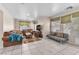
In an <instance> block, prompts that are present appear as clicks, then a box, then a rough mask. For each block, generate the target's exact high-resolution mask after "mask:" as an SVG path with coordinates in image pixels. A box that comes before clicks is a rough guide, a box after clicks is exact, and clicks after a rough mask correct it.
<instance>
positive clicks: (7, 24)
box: [0, 4, 14, 32]
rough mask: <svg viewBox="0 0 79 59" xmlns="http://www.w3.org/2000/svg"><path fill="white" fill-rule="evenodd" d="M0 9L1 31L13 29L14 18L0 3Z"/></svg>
mask: <svg viewBox="0 0 79 59" xmlns="http://www.w3.org/2000/svg"><path fill="white" fill-rule="evenodd" d="M0 10H1V11H2V12H3V21H1V23H0V25H1V24H3V31H2V32H4V31H10V30H13V29H14V19H13V17H12V16H11V15H10V13H9V12H8V11H7V9H5V8H4V7H3V6H2V5H1V4H0Z"/></svg>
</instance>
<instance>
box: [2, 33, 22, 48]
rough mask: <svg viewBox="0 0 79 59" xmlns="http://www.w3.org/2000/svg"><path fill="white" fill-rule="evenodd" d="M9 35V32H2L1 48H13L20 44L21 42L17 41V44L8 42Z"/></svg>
mask: <svg viewBox="0 0 79 59" xmlns="http://www.w3.org/2000/svg"><path fill="white" fill-rule="evenodd" d="M10 34H11V32H4V33H3V37H2V40H3V46H4V47H9V46H13V45H19V44H22V41H18V42H10V41H9V40H8V39H9V35H10Z"/></svg>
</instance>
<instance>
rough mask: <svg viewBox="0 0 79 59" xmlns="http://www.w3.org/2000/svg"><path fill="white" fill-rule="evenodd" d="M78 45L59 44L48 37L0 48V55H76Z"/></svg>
mask: <svg viewBox="0 0 79 59" xmlns="http://www.w3.org/2000/svg"><path fill="white" fill-rule="evenodd" d="M78 54H79V47H76V46H72V45H70V44H60V43H57V42H55V41H53V40H50V39H47V38H46V39H42V40H40V41H36V42H31V43H27V44H23V45H16V46H11V47H6V48H0V55H78Z"/></svg>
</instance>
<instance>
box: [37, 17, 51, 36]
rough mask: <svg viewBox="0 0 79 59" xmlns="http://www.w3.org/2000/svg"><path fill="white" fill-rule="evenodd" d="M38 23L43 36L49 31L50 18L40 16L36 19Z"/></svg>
mask: <svg viewBox="0 0 79 59" xmlns="http://www.w3.org/2000/svg"><path fill="white" fill-rule="evenodd" d="M38 24H39V25H42V32H43V34H44V37H45V36H46V35H47V34H49V32H50V19H49V18H47V17H40V18H39V19H38Z"/></svg>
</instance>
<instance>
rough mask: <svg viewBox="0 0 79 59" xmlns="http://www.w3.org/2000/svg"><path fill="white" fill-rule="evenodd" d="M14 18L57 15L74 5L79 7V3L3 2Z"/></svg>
mask: <svg viewBox="0 0 79 59" xmlns="http://www.w3.org/2000/svg"><path fill="white" fill-rule="evenodd" d="M2 5H3V6H4V7H5V8H6V9H7V10H8V11H9V12H10V13H11V15H12V16H13V17H14V18H19V19H32V18H35V17H37V16H38V17H39V16H55V15H58V14H60V13H62V12H64V11H67V10H66V8H67V7H69V6H73V9H77V8H79V4H78V3H2Z"/></svg>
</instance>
